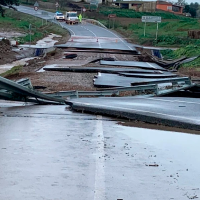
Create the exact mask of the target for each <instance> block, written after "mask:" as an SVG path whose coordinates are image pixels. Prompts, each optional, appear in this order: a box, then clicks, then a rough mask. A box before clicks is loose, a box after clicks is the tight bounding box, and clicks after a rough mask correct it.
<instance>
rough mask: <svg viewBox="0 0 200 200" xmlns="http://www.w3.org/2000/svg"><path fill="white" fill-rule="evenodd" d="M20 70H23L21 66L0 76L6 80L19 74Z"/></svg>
mask: <svg viewBox="0 0 200 200" xmlns="http://www.w3.org/2000/svg"><path fill="white" fill-rule="evenodd" d="M22 69H23V66H22V65H18V66H14V67H13V68H12V69H10V70H8V71H6V72H4V73H2V74H0V76H2V77H4V78H6V77H8V76H12V75H17V74H19V73H20V72H21V70H22Z"/></svg>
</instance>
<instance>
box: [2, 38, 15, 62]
mask: <svg viewBox="0 0 200 200" xmlns="http://www.w3.org/2000/svg"><path fill="white" fill-rule="evenodd" d="M15 59H16V53H15V52H13V51H12V47H11V45H10V43H9V41H8V40H1V41H0V65H2V64H6V63H9V62H12V61H14V60H15Z"/></svg>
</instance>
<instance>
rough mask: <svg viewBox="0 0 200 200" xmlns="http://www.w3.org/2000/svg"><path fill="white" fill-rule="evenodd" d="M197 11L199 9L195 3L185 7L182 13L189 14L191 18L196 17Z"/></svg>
mask: <svg viewBox="0 0 200 200" xmlns="http://www.w3.org/2000/svg"><path fill="white" fill-rule="evenodd" d="M198 9H199V4H198V3H197V2H195V3H191V4H190V5H185V8H184V12H186V13H190V14H191V16H192V17H196V16H197V11H198Z"/></svg>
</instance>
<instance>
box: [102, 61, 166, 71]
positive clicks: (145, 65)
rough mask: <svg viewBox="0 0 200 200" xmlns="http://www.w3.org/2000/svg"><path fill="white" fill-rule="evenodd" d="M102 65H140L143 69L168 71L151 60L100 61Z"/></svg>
mask: <svg viewBox="0 0 200 200" xmlns="http://www.w3.org/2000/svg"><path fill="white" fill-rule="evenodd" d="M100 64H101V65H111V66H125V67H138V68H142V69H149V70H162V71H166V69H164V68H162V67H160V66H159V65H157V64H156V63H149V62H138V61H105V60H101V61H100Z"/></svg>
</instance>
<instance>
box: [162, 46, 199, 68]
mask: <svg viewBox="0 0 200 200" xmlns="http://www.w3.org/2000/svg"><path fill="white" fill-rule="evenodd" d="M161 53H162V55H163V57H164V59H177V58H180V57H182V56H186V57H193V56H200V46H199V45H187V46H186V47H181V48H179V49H177V50H175V51H172V50H163V51H161ZM182 67H188V68H198V67H200V58H197V59H195V60H194V61H192V62H189V63H185V64H183V65H182Z"/></svg>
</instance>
